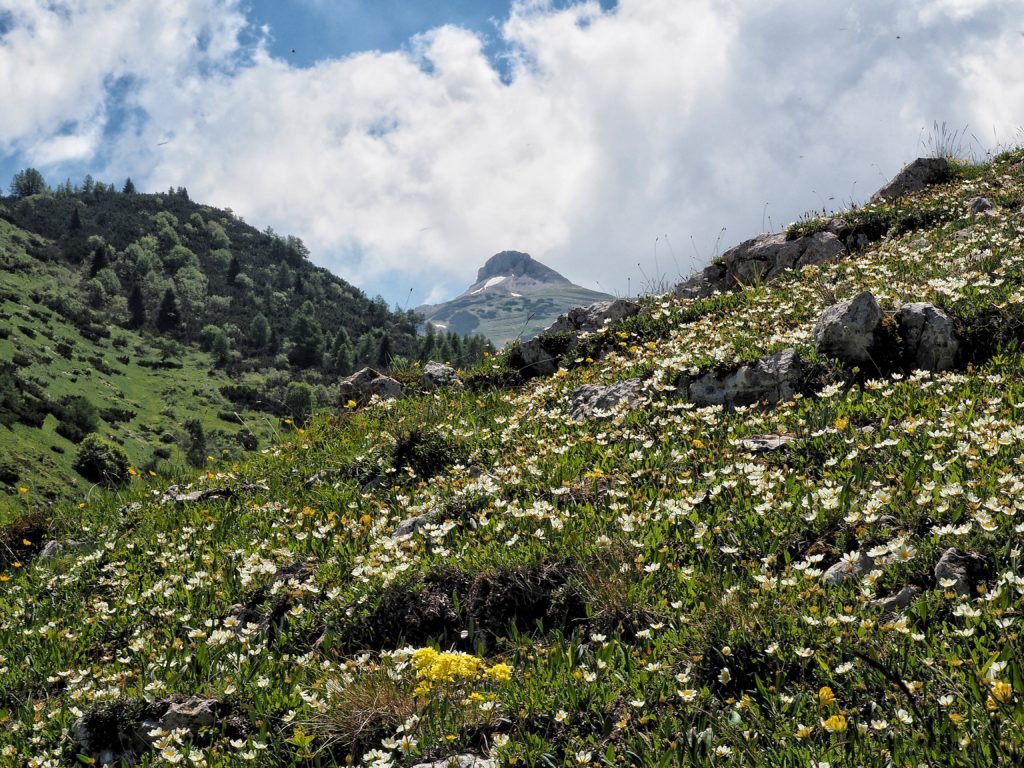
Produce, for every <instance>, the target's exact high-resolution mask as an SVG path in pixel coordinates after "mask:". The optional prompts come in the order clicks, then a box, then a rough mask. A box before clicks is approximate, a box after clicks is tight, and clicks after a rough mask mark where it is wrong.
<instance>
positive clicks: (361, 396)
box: [338, 368, 405, 405]
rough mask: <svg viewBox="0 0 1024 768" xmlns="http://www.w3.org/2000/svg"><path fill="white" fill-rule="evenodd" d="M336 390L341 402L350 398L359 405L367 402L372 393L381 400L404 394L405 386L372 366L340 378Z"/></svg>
mask: <svg viewBox="0 0 1024 768" xmlns="http://www.w3.org/2000/svg"><path fill="white" fill-rule="evenodd" d="M338 390H339V394H340V395H341V402H342V403H345V402H348V401H349V400H352V401H355V402H356V403H358V404H359V405H363V404H365V403H367V402H369V401H370V399H371V398H373V396H374V395H377V396H378V397H380V398H381V399H382V400H393V399H395V398H399V397H402V396H403V395H404V394H405V387H403V386H402V385H401V384H400V383H398V382H397V381H395V380H394V379H392V378H391V377H390V376H385V375H384V374H383V373H381V372H380V371H375V370H374V369H373V368H363V369H362V370H361V371H358V372H356V373H353V374H352V375H351V376H348V377H346V378H344V379H342V380H341V381H340V382H339V384H338Z"/></svg>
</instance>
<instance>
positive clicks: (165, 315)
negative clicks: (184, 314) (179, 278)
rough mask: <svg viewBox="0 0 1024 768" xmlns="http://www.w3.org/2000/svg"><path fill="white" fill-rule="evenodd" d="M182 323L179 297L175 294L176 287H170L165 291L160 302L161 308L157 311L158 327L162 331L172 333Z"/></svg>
mask: <svg viewBox="0 0 1024 768" xmlns="http://www.w3.org/2000/svg"><path fill="white" fill-rule="evenodd" d="M180 323H181V318H180V317H179V316H178V299H177V298H176V297H175V295H174V289H173V288H168V289H167V290H166V291H164V298H163V300H162V301H161V302H160V309H159V310H157V313H156V329H157V330H158V331H160V333H170V332H172V331H176V330H177V329H178V326H179V324H180Z"/></svg>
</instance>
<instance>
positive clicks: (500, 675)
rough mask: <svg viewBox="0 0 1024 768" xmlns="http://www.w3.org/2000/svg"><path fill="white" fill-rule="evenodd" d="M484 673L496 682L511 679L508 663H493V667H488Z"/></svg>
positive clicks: (504, 681) (510, 668)
mask: <svg viewBox="0 0 1024 768" xmlns="http://www.w3.org/2000/svg"><path fill="white" fill-rule="evenodd" d="M484 674H485V675H487V677H489V678H491V680H494V681H495V682H497V683H507V682H508V681H509V680H511V679H512V667H510V666H509V665H508V664H495V665H494V666H493V667H489V668H488V669H487V671H486V672H485V673H484Z"/></svg>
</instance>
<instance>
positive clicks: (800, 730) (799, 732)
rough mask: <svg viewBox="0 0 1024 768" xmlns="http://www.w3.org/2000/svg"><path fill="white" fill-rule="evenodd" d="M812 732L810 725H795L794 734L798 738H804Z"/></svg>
mask: <svg viewBox="0 0 1024 768" xmlns="http://www.w3.org/2000/svg"><path fill="white" fill-rule="evenodd" d="M812 733H814V727H813V726H810V725H799V726H797V729H796V733H795V734H794V735H795V736H796V737H797V738H798V739H806V738H807V737H808V736H810V735H811V734H812Z"/></svg>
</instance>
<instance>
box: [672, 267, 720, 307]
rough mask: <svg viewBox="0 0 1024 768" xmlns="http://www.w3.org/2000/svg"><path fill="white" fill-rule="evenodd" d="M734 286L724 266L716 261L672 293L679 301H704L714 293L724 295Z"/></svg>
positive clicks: (689, 278)
mask: <svg viewBox="0 0 1024 768" xmlns="http://www.w3.org/2000/svg"><path fill="white" fill-rule="evenodd" d="M735 285H736V283H735V282H734V281H733V280H732V278H730V277H729V270H728V269H726V268H725V264H723V263H722V262H720V261H718V262H715V263H714V264H709V265H708V266H706V267H705V268H704V269H703V270H702V271H700V272H698V273H697V274H695V275H691V276H690V277H688V278H687V279H686V280H684V281H683V282H681V283H679V285H677V286H676V287H675V290H674V291H673V292H674V293H675V295H676V296H678V297H679V298H681V299H706V298H707V297H708V296H713V295H714V294H715V293H725V292H726V291H729V290H731V289H732V288H733V287H734V286H735Z"/></svg>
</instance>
